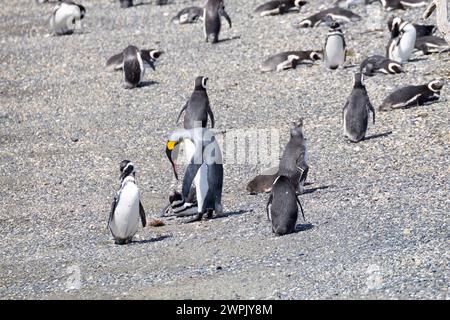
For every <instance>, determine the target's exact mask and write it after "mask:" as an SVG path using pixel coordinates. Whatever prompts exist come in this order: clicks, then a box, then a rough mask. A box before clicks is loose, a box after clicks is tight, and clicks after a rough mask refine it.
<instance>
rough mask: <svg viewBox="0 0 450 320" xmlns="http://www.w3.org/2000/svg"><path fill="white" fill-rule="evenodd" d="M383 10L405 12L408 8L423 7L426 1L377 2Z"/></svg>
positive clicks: (394, 0)
mask: <svg viewBox="0 0 450 320" xmlns="http://www.w3.org/2000/svg"><path fill="white" fill-rule="evenodd" d="M379 1H380V2H381V5H382V6H383V8H384V9H385V10H387V11H390V10H406V9H408V8H418V7H423V6H426V5H427V4H428V0H379Z"/></svg>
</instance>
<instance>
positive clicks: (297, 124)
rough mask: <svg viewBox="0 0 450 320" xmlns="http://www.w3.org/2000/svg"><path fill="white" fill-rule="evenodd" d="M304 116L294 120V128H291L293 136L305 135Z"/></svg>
mask: <svg viewBox="0 0 450 320" xmlns="http://www.w3.org/2000/svg"><path fill="white" fill-rule="evenodd" d="M302 128H303V118H300V119H299V120H298V121H293V122H292V128H291V130H290V133H291V137H303V132H302Z"/></svg>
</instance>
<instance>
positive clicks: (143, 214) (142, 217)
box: [139, 201, 147, 228]
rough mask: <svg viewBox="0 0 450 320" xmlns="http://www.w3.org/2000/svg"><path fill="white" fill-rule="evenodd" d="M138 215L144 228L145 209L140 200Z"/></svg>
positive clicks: (145, 223)
mask: <svg viewBox="0 0 450 320" xmlns="http://www.w3.org/2000/svg"><path fill="white" fill-rule="evenodd" d="M139 215H140V216H141V222H142V227H143V228H145V226H146V225H147V219H146V218H145V210H144V207H143V206H142V203H141V201H139Z"/></svg>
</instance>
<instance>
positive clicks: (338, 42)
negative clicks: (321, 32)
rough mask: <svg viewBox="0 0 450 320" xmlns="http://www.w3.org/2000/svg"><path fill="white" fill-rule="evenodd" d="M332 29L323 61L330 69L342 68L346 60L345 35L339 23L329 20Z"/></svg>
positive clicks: (329, 32) (327, 39)
mask: <svg viewBox="0 0 450 320" xmlns="http://www.w3.org/2000/svg"><path fill="white" fill-rule="evenodd" d="M327 24H328V25H329V27H330V29H329V31H328V35H327V38H326V40H325V46H324V48H323V59H324V61H325V66H326V67H327V68H328V69H331V70H334V69H337V68H339V67H342V66H343V64H344V62H345V59H346V44H345V38H344V33H343V32H342V29H341V27H340V25H339V23H338V22H336V21H334V20H332V19H331V20H330V19H328V21H327Z"/></svg>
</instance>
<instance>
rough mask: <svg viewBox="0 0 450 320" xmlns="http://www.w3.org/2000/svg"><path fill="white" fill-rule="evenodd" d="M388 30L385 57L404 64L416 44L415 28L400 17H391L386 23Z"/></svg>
mask: <svg viewBox="0 0 450 320" xmlns="http://www.w3.org/2000/svg"><path fill="white" fill-rule="evenodd" d="M388 28H389V31H390V32H391V40H389V43H388V46H387V48H386V56H387V57H388V58H389V59H391V60H394V61H397V62H398V63H402V64H403V63H405V62H407V61H408V59H409V58H410V57H411V54H412V52H413V50H414V45H415V43H416V28H414V26H413V25H412V23H410V22H408V21H405V20H403V19H402V18H400V17H391V18H390V19H389V21H388Z"/></svg>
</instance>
